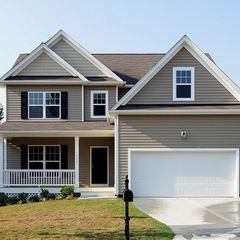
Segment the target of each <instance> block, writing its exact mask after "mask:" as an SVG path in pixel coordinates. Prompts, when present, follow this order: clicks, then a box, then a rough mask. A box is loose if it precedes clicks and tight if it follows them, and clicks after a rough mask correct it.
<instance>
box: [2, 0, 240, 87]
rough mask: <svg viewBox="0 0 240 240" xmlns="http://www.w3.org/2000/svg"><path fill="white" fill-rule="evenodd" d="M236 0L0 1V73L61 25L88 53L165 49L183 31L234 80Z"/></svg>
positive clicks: (238, 75) (238, 71)
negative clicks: (18, 56) (20, 54)
mask: <svg viewBox="0 0 240 240" xmlns="http://www.w3.org/2000/svg"><path fill="white" fill-rule="evenodd" d="M239 12H240V1H239V0H228V1H227V0H181V1H180V0H141V1H140V0H131V1H130V0H121V1H120V0H119V1H117V0H115V1H114V0H101V1H100V0H85V1H82V0H51V1H50V0H41V1H39V0H15V1H13V0H7V1H6V0H0V75H3V74H4V73H5V72H6V71H7V70H8V69H9V68H10V67H11V66H12V64H13V62H14V61H15V59H16V57H17V55H18V53H22V52H29V51H31V50H33V49H34V48H35V47H36V46H37V45H39V44H40V43H41V42H44V41H46V40H47V39H48V38H50V37H51V36H52V35H53V34H54V33H56V32H57V31H58V30H59V29H63V30H64V31H66V32H67V33H68V34H69V35H71V36H72V37H73V38H74V39H75V40H77V41H78V42H79V43H80V44H82V45H83V46H84V47H85V48H87V49H88V50H89V51H90V52H98V53H99V52H144V53H146V52H147V53H151V52H166V51H167V50H168V49H169V48H170V47H171V46H172V45H173V44H174V43H175V42H176V41H178V40H179V39H180V38H181V37H182V35H184V34H187V35H188V36H189V37H190V38H191V39H192V40H193V41H194V42H195V43H196V44H197V45H198V46H199V47H200V48H201V49H202V50H203V51H205V52H209V53H210V54H211V55H212V57H213V58H214V60H215V62H216V63H217V64H218V65H219V66H220V67H221V68H222V70H223V71H224V72H226V73H227V74H228V75H229V76H230V77H231V78H232V79H233V80H234V81H235V82H236V83H237V84H238V85H240V60H239V56H240V31H239V29H240V14H239Z"/></svg>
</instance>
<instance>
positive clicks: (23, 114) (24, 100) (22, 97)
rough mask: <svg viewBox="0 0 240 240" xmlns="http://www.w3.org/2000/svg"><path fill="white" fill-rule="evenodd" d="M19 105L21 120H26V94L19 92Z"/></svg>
mask: <svg viewBox="0 0 240 240" xmlns="http://www.w3.org/2000/svg"><path fill="white" fill-rule="evenodd" d="M21 105H22V108H21V116H22V119H28V92H21Z"/></svg>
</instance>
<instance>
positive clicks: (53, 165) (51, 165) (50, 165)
mask: <svg viewBox="0 0 240 240" xmlns="http://www.w3.org/2000/svg"><path fill="white" fill-rule="evenodd" d="M46 169H59V162H46Z"/></svg>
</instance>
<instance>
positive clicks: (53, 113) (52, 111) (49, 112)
mask: <svg viewBox="0 0 240 240" xmlns="http://www.w3.org/2000/svg"><path fill="white" fill-rule="evenodd" d="M46 118H59V107H50V106H48V107H46Z"/></svg>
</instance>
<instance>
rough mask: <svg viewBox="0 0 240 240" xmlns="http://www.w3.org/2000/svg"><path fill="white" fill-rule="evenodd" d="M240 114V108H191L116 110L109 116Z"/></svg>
mask: <svg viewBox="0 0 240 240" xmlns="http://www.w3.org/2000/svg"><path fill="white" fill-rule="evenodd" d="M215 114H220V115H239V114H240V109H199V110H198V109H189V110H186V109H185V110H115V111H110V112H109V116H110V117H111V116H116V115H215Z"/></svg>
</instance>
